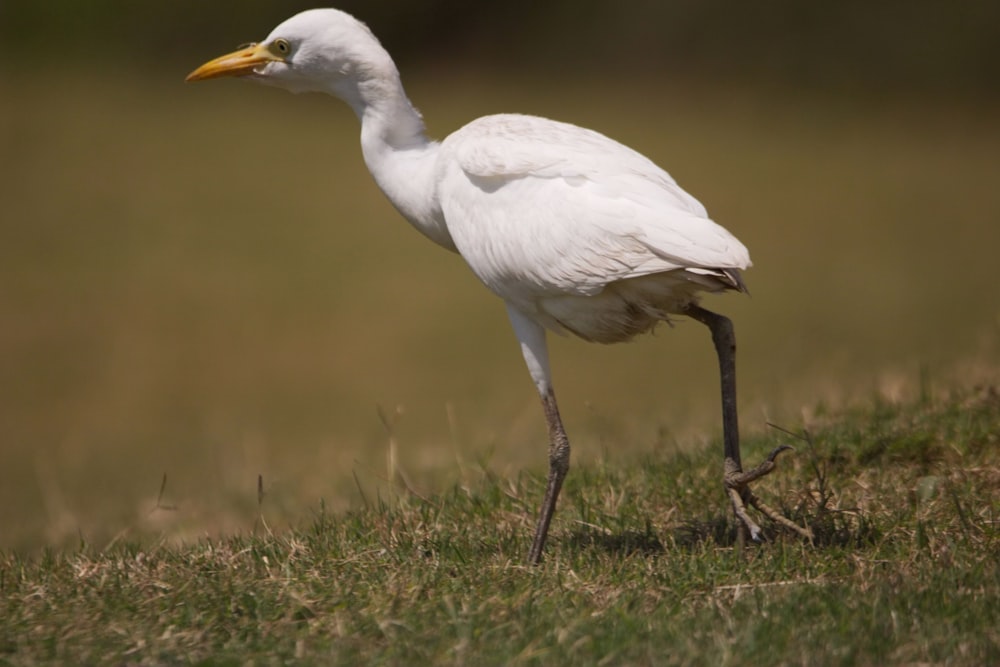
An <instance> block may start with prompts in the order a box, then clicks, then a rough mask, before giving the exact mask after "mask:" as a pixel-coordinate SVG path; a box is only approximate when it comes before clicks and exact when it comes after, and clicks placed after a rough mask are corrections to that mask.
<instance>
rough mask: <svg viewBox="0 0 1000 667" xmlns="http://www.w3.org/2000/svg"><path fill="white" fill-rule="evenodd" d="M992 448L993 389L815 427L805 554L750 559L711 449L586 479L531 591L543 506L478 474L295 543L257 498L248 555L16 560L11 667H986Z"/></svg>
mask: <svg viewBox="0 0 1000 667" xmlns="http://www.w3.org/2000/svg"><path fill="white" fill-rule="evenodd" d="M998 433H1000V396H998V394H997V393H996V391H995V390H994V389H993V388H992V387H980V388H978V389H976V390H967V391H959V392H954V393H953V394H952V395H949V396H941V397H937V398H934V397H930V396H926V397H924V399H923V400H916V401H912V402H908V403H896V402H891V401H886V400H876V401H873V402H871V403H869V404H867V405H865V406H858V407H856V408H854V409H852V410H849V411H845V412H841V413H836V414H828V415H821V416H819V417H816V418H814V420H813V422H812V423H811V424H810V425H809V429H808V431H807V432H803V433H802V434H800V438H799V439H797V442H796V444H797V446H798V450H797V452H796V453H795V454H792V455H786V457H785V458H784V459H783V460H782V462H781V463H782V465H781V468H780V470H779V472H778V473H777V474H775V475H773V476H771V477H769V478H767V480H766V481H764V482H762V483H760V484H759V485H758V491H759V492H760V493H762V494H764V495H765V496H766V497H768V498H770V499H773V500H774V501H775V504H776V505H778V506H780V507H781V508H782V509H783V511H784V512H786V513H787V514H788V515H789V516H791V517H793V518H794V519H796V520H798V521H801V522H804V523H808V524H809V525H810V526H811V527H812V528H813V530H814V532H815V533H816V539H815V543H814V544H811V545H810V544H806V543H804V542H802V541H801V540H800V539H797V538H795V537H792V536H790V535H787V534H784V533H782V532H780V531H779V530H778V529H776V528H775V527H773V526H772V527H767V532H768V538H769V539H768V541H767V542H766V543H764V544H761V545H751V546H749V547H748V548H747V550H746V551H745V552H744V554H743V556H742V557H740V555H739V552H738V551H737V550H735V549H734V546H733V542H732V540H733V528H732V523H731V521H730V519H729V514H728V513H727V512H726V511H725V507H724V500H723V494H722V492H721V488H720V483H719V476H720V474H719V473H720V471H719V468H720V466H719V461H718V459H719V451H717V450H718V449H719V445H718V443H716V444H714V445H713V446H712V447H710V448H706V449H704V450H698V451H695V452H690V453H687V454H680V453H676V452H675V453H670V452H661V453H659V454H656V455H648V456H645V457H643V458H641V459H639V460H634V461H629V462H622V461H620V460H614V461H607V462H605V463H604V464H601V465H583V466H577V468H576V469H574V470H573V471H572V473H571V475H570V478H569V481H568V484H567V487H566V489H565V492H564V494H565V495H564V497H563V498H562V502H561V507H560V512H559V513H558V515H557V518H556V523H555V524H554V531H553V535H552V539H551V542H550V545H549V548H548V551H547V554H546V558H545V561H544V562H543V564H542V565H541V566H540V567H538V568H530V567H525V566H523V565H522V560H523V558H524V555H525V553H526V552H527V548H528V545H529V538H530V532H531V528H532V523H533V520H534V513H535V506H536V504H537V502H538V499H539V498H540V496H541V492H542V486H543V480H542V479H540V478H539V477H536V476H531V475H524V476H521V477H519V478H517V479H509V478H503V477H500V476H497V475H494V474H491V473H490V472H488V471H485V472H484V471H482V470H479V471H478V472H475V471H471V470H470V471H467V475H468V476H467V479H466V480H465V482H464V483H463V484H461V485H457V486H455V487H454V488H452V489H451V490H450V491H448V492H446V493H444V494H442V495H440V496H431V497H421V496H419V495H416V494H414V493H410V492H408V491H407V490H406V489H405V487H404V486H403V485H402V484H400V485H398V486H397V487H396V495H393V497H392V498H380V499H376V498H370V499H369V500H368V503H367V505H366V506H365V507H364V508H363V509H359V510H356V511H352V512H348V513H333V512H329V511H326V510H325V509H324V508H323V507H322V506H320V507H318V508H315V511H314V516H313V517H312V518H311V519H309V520H304V521H303V522H302V523H301V525H300V526H298V527H296V528H294V529H292V530H288V531H280V532H271V531H270V530H269V529H268V527H267V523H266V516H267V514H268V512H269V507H268V500H267V497H266V496H264V499H263V502H262V504H261V506H260V511H261V516H260V519H259V521H258V523H257V524H256V526H255V528H254V530H252V531H251V532H249V533H244V534H242V535H239V536H231V537H227V538H224V539H202V540H197V541H192V542H190V543H187V544H182V545H177V544H173V543H171V542H170V541H162V542H159V543H139V542H128V541H122V542H119V543H116V544H114V545H113V546H110V547H108V548H106V549H96V548H94V547H92V546H90V545H87V544H81V545H79V547H78V548H77V549H75V550H72V551H65V552H56V551H49V552H46V553H44V554H42V555H39V556H36V557H31V558H28V557H22V556H18V555H15V554H12V553H6V554H4V555H2V556H0V558H2V560H0V601H2V602H0V604H2V607H0V664H10V665H27V664H39V663H51V662H74V663H86V664H137V665H138V664H150V665H163V664H205V665H228V664H233V665H236V664H239V665H243V664H251V663H252V664H283V663H295V664H317V665H321V664H322V665H328V664H343V665H356V664H398V665H413V664H474V665H490V664H498V665H499V664H546V665H551V664H573V665H609V664H650V665H654V664H655V665H756V664H772V665H915V664H941V665H944V664H947V665H986V664H996V663H997V662H998V661H1000V630H998V628H997V624H996V619H997V618H998V617H1000V561H998V553H1000V530H998V525H1000V524H998V518H1000V505H998V498H1000V467H998V466H997V461H996V456H995V451H996V447H997V444H998V443H997V441H998V435H997V434H998ZM789 439H790V436H789V435H787V434H785V433H783V432H781V431H780V430H772V431H770V432H769V433H768V434H764V435H760V436H757V437H754V438H751V439H750V441H749V442H747V443H746V444H745V447H744V449H745V452H746V458H748V459H749V460H754V459H757V458H759V457H760V456H762V455H763V453H765V452H766V451H767V450H769V449H770V448H772V447H773V446H774V445H775V444H776V443H778V442H787V441H788V440H789ZM162 511H170V510H162Z"/></svg>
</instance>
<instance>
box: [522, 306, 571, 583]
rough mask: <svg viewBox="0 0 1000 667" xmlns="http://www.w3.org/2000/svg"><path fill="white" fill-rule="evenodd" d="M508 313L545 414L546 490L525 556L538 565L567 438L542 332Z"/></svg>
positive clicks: (563, 476)
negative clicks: (546, 432)
mask: <svg viewBox="0 0 1000 667" xmlns="http://www.w3.org/2000/svg"><path fill="white" fill-rule="evenodd" d="M507 313H508V315H509V316H510V322H511V324H512V325H513V326H514V333H515V334H517V339H518V341H520V343H521V353H522V354H523V355H524V362H525V364H527V366H528V372H529V373H531V379H532V380H534V382H535V387H536V388H537V389H538V393H539V395H540V396H541V398H542V409H543V410H544V411H545V421H546V422H547V424H548V427H549V479H548V483H547V484H546V486H545V499H544V500H543V501H542V510H541V513H540V514H539V517H538V526H537V527H536V528H535V538H534V540H532V542H531V551H530V552H529V553H528V563H530V564H531V565H537V564H538V563H539V561H541V559H542V550H543V549H544V548H545V540H546V538H547V537H548V534H549V524H550V523H551V522H552V515H553V514H555V510H556V501H557V500H558V499H559V491H560V490H561V489H562V485H563V480H564V479H566V473H567V472H569V438H568V437H567V436H566V430H565V429H564V428H563V424H562V418H561V417H560V416H559V406H558V405H557V404H556V394H555V390H553V388H552V372H551V370H550V369H549V352H548V345H547V344H546V342H545V329H543V328H542V327H541V325H539V324H538V323H537V322H535V321H533V320H531V319H530V318H529V317H528V316H527V315H525V314H524V313H522V312H521V311H519V310H517V309H516V308H514V307H512V306H510V305H508V306H507Z"/></svg>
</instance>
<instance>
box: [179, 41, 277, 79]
mask: <svg viewBox="0 0 1000 667" xmlns="http://www.w3.org/2000/svg"><path fill="white" fill-rule="evenodd" d="M281 60H283V58H281V56H278V55H276V54H274V53H273V52H272V51H271V50H270V49H269V48H268V47H267V46H266V45H264V44H251V45H250V46H247V47H245V48H242V49H239V50H238V51H233V52H232V53H227V54H226V55H224V56H219V57H218V58H215V59H214V60H209V61H208V62H207V63H205V64H204V65H202V66H201V67H199V68H198V69H196V70H195V71H193V72H191V73H190V74H188V75H187V78H186V79H184V80H185V81H201V80H202V79H214V78H217V77H220V76H246V75H248V74H253V72H254V70H255V69H257V68H258V67H260V66H261V65H265V64H267V63H269V62H274V61H281Z"/></svg>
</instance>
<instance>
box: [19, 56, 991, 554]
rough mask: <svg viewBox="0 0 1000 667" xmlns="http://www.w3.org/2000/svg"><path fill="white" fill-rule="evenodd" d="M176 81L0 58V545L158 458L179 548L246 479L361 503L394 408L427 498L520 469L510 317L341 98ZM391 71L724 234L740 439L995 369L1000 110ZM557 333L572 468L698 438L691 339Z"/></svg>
mask: <svg viewBox="0 0 1000 667" xmlns="http://www.w3.org/2000/svg"><path fill="white" fill-rule="evenodd" d="M189 69H190V66H180V65H178V67H177V68H176V70H171V71H162V70H161V71H145V72H142V73H141V74H140V73H136V72H127V71H103V70H101V69H100V68H99V67H97V66H96V65H95V66H93V67H92V68H91V69H90V70H88V71H82V70H78V71H73V70H62V69H60V70H58V71H52V70H49V71H33V70H31V69H30V67H29V66H28V65H27V64H26V63H20V64H19V69H18V71H17V72H15V71H10V72H7V73H6V74H5V76H4V77H2V78H0V97H2V98H3V99H5V100H7V99H9V100H12V101H13V103H11V104H4V105H0V142H2V144H0V148H2V152H3V154H4V155H8V156H11V157H10V159H7V160H4V161H3V162H2V164H0V202H2V204H0V238H2V240H3V242H2V243H0V444H2V446H3V451H4V460H3V465H2V466H0V548H14V549H19V550H33V549H39V548H42V547H44V546H72V545H73V544H74V543H75V542H76V541H78V540H79V538H80V536H81V535H83V536H84V538H85V539H86V540H87V541H88V542H91V543H93V544H96V545H103V544H107V543H108V542H110V541H111V540H112V539H114V538H115V536H116V535H118V534H119V533H120V531H121V530H122V529H123V528H125V527H128V526H135V525H136V523H137V522H138V521H140V520H145V519H146V518H147V516H148V515H149V510H150V507H152V506H154V505H155V502H156V496H157V491H158V489H159V483H160V480H161V478H162V476H163V475H164V474H165V473H166V474H167V476H168V478H169V482H168V488H169V490H170V491H171V492H172V493H173V494H174V496H175V497H176V498H178V499H181V500H182V501H183V504H184V507H185V509H186V511H185V513H184V517H185V519H184V521H183V522H178V524H175V525H174V529H175V531H176V532H175V533H174V536H175V537H177V538H180V539H190V538H191V537H193V536H197V535H204V534H209V535H225V534H227V533H228V532H229V531H232V530H236V529H239V528H241V527H244V526H246V524H247V521H249V520H252V518H253V515H254V509H255V507H254V503H253V502H252V498H253V490H254V483H255V480H256V478H257V475H258V474H263V475H264V476H265V479H266V481H267V483H268V487H269V488H270V489H271V502H272V507H273V506H274V505H277V504H279V503H280V505H281V507H283V508H284V509H285V510H286V512H285V515H284V519H285V520H287V521H295V520H296V519H297V518H298V517H300V516H301V515H302V514H303V513H305V512H307V511H309V509H310V508H312V507H315V505H316V503H317V502H318V501H319V499H320V498H324V499H326V501H327V503H328V505H329V507H330V508H331V509H332V510H336V511H343V510H346V509H349V508H351V507H357V506H358V503H359V494H358V491H357V486H358V483H359V482H360V485H361V487H362V488H363V489H364V492H365V493H366V494H368V495H369V496H370V495H373V494H374V493H375V492H376V491H377V489H378V488H379V486H380V485H381V478H382V477H384V474H383V473H382V472H381V471H382V470H383V469H384V463H383V460H384V455H385V454H384V453H385V440H386V432H385V429H384V428H383V425H382V422H381V420H380V419H379V417H378V409H381V410H382V411H383V412H385V413H389V414H396V413H397V412H398V413H400V414H399V416H398V417H394V419H393V432H394V435H395V437H396V439H397V440H398V442H399V448H398V458H399V462H400V464H401V466H403V467H404V468H405V469H406V470H408V471H409V472H410V474H411V475H412V476H413V477H414V480H415V482H418V483H420V485H421V486H423V487H425V488H428V489H432V490H437V491H441V490H443V489H444V488H447V487H448V486H449V485H450V484H452V483H454V482H455V480H456V475H455V474H454V472H453V471H454V470H455V468H456V460H459V461H460V462H461V461H464V460H473V461H475V460H480V459H486V460H488V462H489V465H490V466H491V467H492V468H493V469H495V470H497V471H499V472H500V473H502V474H504V475H506V476H510V475H513V474H515V473H516V471H518V470H522V469H525V468H532V469H534V470H538V469H539V468H540V467H541V466H542V465H544V453H543V449H544V446H543V445H542V444H540V443H543V442H544V438H545V433H544V428H543V424H542V419H541V417H540V414H539V409H538V406H537V401H536V399H535V395H534V391H533V389H532V387H531V383H530V381H529V379H528V378H527V374H526V373H525V371H524V367H523V362H522V360H521V359H520V355H519V353H518V349H517V346H516V344H515V342H514V340H513V336H512V333H511V332H510V328H509V324H508V323H507V321H506V318H505V314H504V311H503V307H502V304H501V303H500V302H499V301H498V300H497V299H495V298H494V297H492V296H491V295H490V294H488V293H487V292H486V291H485V290H484V289H483V288H482V286H481V285H479V284H478V283H477V282H476V281H475V279H474V278H473V277H472V276H471V275H470V274H469V272H468V270H467V269H466V268H465V267H464V266H463V264H462V263H461V261H460V260H459V259H458V258H457V257H454V256H452V255H450V254H448V253H446V252H443V251H441V250H440V249H439V248H435V247H433V246H432V245H431V244H429V243H428V242H427V241H426V240H425V239H423V238H422V237H420V236H419V235H418V234H416V233H414V232H413V231H412V230H410V229H408V228H407V227H406V224H405V223H404V222H403V221H402V220H400V218H399V216H398V214H397V213H396V212H395V211H393V210H392V208H391V206H389V204H388V203H387V202H386V201H385V200H384V198H383V197H382V195H381V193H379V192H378V190H377V188H376V187H375V186H374V184H373V183H372V182H371V178H370V176H369V175H368V173H367V172H366V170H365V169H364V166H363V163H362V160H361V157H360V154H359V152H360V151H359V148H358V128H357V121H356V119H355V118H353V116H352V115H351V113H350V111H349V110H348V109H347V108H346V107H344V106H343V105H341V104H339V103H337V102H335V101H332V100H327V99H324V98H322V97H319V96H314V97H310V96H299V97H296V96H290V95H287V94H284V93H282V92H281V91H275V90H267V89H262V88H260V87H254V86H251V85H248V84H245V83H241V82H235V81H221V82H215V85H211V84H206V85H204V86H201V87H197V86H185V85H184V84H183V83H182V82H181V78H182V76H183V74H184V73H186V72H187V71H188V70H189ZM406 81H407V83H408V85H409V91H410V93H411V96H412V97H413V99H414V100H415V102H416V103H417V104H418V105H419V106H420V107H421V109H422V110H423V111H424V113H425V115H426V118H427V120H428V123H429V127H430V130H431V132H432V133H433V135H434V136H437V137H440V136H443V135H444V134H446V133H447V132H449V131H450V130H452V129H454V128H456V127H459V126H460V125H461V124H462V123H464V122H466V121H468V120H469V119H471V118H474V117H476V116H479V115H482V114H485V113H490V112H495V111H502V110H518V111H525V112H532V113H540V114H544V115H548V116H551V117H557V118H561V119H565V120H569V121H573V122H577V123H580V124H582V125H586V126H590V127H594V128H597V129H600V130H602V131H604V132H606V133H607V134H609V135H611V136H613V137H616V138H618V139H621V140H622V141H624V142H626V143H628V144H630V145H633V146H636V147H637V148H640V149H641V150H642V151H643V152H645V153H647V154H648V155H650V156H651V157H652V158H653V159H655V160H656V161H658V162H660V163H661V164H663V165H664V166H666V167H667V168H668V169H670V171H671V172H672V173H673V174H674V176H676V177H677V179H678V180H679V182H680V183H682V184H683V185H684V186H685V187H686V188H687V189H689V190H690V191H691V192H693V193H694V194H696V195H697V196H698V197H699V198H700V199H702V200H703V201H704V202H705V203H706V204H707V205H708V207H709V210H710V211H711V212H712V214H713V216H714V217H715V219H717V220H719V221H720V222H722V223H723V224H725V225H726V226H727V227H728V228H730V229H731V230H733V231H734V232H735V233H736V234H737V235H738V236H739V237H740V238H741V239H742V240H744V241H745V242H746V244H747V245H748V247H749V248H750V249H751V252H752V256H753V258H754V261H755V266H754V267H753V269H752V270H750V271H749V272H747V275H746V279H747V281H748V285H749V286H750V289H751V292H752V294H753V296H752V298H744V297H736V296H727V297H725V298H722V297H720V298H710V299H709V301H708V304H709V305H710V307H713V308H717V309H719V310H721V311H724V312H725V313H726V314H728V315H729V316H731V317H732V318H733V320H734V322H735V324H736V330H737V336H738V338H739V344H740V362H739V363H740V396H741V410H742V414H743V415H744V427H745V428H746V429H747V430H749V431H760V430H761V429H762V428H763V424H764V423H765V421H767V420H772V421H773V420H778V421H783V422H787V421H794V420H796V419H798V417H799V413H800V411H801V410H802V409H803V407H805V408H810V406H814V405H817V404H820V403H822V404H826V405H831V406H832V405H840V404H844V403H849V402H850V401H851V399H852V398H853V397H854V396H856V395H858V394H861V395H869V394H871V393H873V392H874V391H876V390H879V391H884V392H886V393H892V392H893V391H894V387H896V386H897V384H898V382H897V379H898V378H903V379H904V382H903V383H902V385H903V386H906V385H907V384H908V383H909V384H912V383H911V382H910V381H909V378H912V377H914V376H915V375H917V373H918V372H919V370H918V369H920V368H924V369H926V372H927V373H928V374H929V375H930V377H932V378H933V380H934V381H935V382H940V383H942V384H944V385H945V386H948V385H949V383H950V382H951V380H952V378H953V377H954V376H961V381H962V382H963V383H964V384H969V383H971V382H972V381H973V380H972V379H970V377H969V376H973V377H974V376H976V375H977V374H980V375H981V374H982V373H981V369H983V368H985V369H994V368H996V367H997V366H998V365H1000V345H998V341H1000V336H998V332H1000V319H998V314H1000V292H997V291H996V290H989V289H984V288H982V287H981V286H983V285H990V284H992V283H993V280H994V275H993V274H994V268H993V267H994V264H995V257H994V254H995V253H994V249H995V248H996V247H998V245H1000V225H997V224H995V222H996V221H995V217H996V215H995V212H996V211H1000V189H998V188H997V187H996V183H997V182H998V180H1000V159H998V156H1000V125H998V123H997V122H996V119H997V118H1000V115H998V114H996V113H994V110H993V109H987V108H983V109H970V108H963V107H960V106H954V107H953V106H948V104H949V103H948V102H947V101H943V100H939V101H937V102H935V103H929V102H928V103H921V104H908V103H907V101H906V100H897V101H895V102H893V101H890V100H863V99H850V100H848V99H843V98H839V97H838V98H827V99H823V98H815V99H807V98H802V97H799V96H796V95H793V94H790V93H789V92H787V91H785V92H781V91H774V90H770V91H763V92H755V93H747V92H746V91H742V92H741V91H734V90H731V89H728V88H727V89H724V90H719V91H713V90H709V89H703V88H698V87H694V86H685V85H674V84H670V83H668V82H663V81H649V80H642V81H631V82H630V81H618V82H609V81H577V82H573V81H567V82H565V83H560V85H558V86H554V85H552V84H551V82H547V83H546V84H545V85H539V84H537V83H532V82H530V81H527V82H526V81H525V80H524V79H523V78H522V77H521V76H517V78H516V80H514V81H509V82H505V81H498V80H496V79H489V80H477V79H475V78H474V77H471V76H468V77H464V78H463V77H461V76H456V75H455V74H454V73H453V72H449V71H442V72H423V73H419V72H406ZM595 91H596V92H597V93H598V94H595ZM70 101H71V103H70ZM551 346H552V355H553V360H552V362H553V368H554V373H555V377H556V381H557V386H558V388H559V392H560V394H559V395H560V404H561V406H562V411H563V415H564V418H565V421H566V423H567V428H568V429H569V432H570V435H571V437H572V438H573V439H574V446H575V451H576V454H577V458H576V460H577V461H578V462H587V461H590V462H593V461H595V460H597V459H598V458H600V457H601V456H602V454H603V453H604V452H605V451H607V450H608V449H613V450H614V451H618V452H621V451H627V452H628V453H629V454H630V455H633V456H640V455H642V454H643V453H650V452H654V451H657V450H658V449H661V448H671V449H672V448H682V449H690V448H692V447H699V446H701V445H703V444H704V442H705V440H706V439H707V438H709V437H711V436H713V434H715V433H717V432H718V417H717V410H718V407H717V405H716V393H717V388H716V378H715V371H714V368H715V360H714V358H713V353H712V348H711V344H710V341H709V340H708V337H707V335H706V334H705V332H704V330H703V328H702V327H699V326H690V325H688V324H686V323H680V324H679V325H678V326H676V327H675V328H673V329H667V328H666V327H664V328H663V329H662V330H661V331H659V332H658V333H657V334H656V335H655V336H649V337H645V338H644V339H642V340H640V341H637V342H636V343H634V344H630V345H617V346H611V347H602V346H594V345H588V344H585V343H582V342H580V341H574V340H565V339H559V338H558V337H553V340H552V343H551ZM373 471H375V472H373ZM356 480H358V481H356ZM247 499H250V500H249V501H248V500H247ZM152 520H153V523H152V525H150V526H149V532H150V533H151V534H154V535H155V534H159V532H160V530H161V529H162V526H161V525H160V524H159V523H158V522H159V521H162V517H159V516H157V515H155V514H154V515H153V516H152ZM274 521H275V522H277V518H275V519H274Z"/></svg>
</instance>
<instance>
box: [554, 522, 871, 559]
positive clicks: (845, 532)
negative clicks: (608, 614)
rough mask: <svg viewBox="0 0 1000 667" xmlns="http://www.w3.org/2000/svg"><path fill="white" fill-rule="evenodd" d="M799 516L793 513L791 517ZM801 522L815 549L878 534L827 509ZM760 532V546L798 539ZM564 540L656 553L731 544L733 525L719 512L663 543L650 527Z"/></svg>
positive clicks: (777, 530) (774, 530)
mask: <svg viewBox="0 0 1000 667" xmlns="http://www.w3.org/2000/svg"><path fill="white" fill-rule="evenodd" d="M801 518H802V517H795V519H801ZM803 523H805V524H808V525H809V527H810V529H812V531H813V535H814V537H813V542H812V545H813V547H814V548H816V549H829V548H861V547H865V546H868V545H872V544H875V543H876V542H877V541H878V540H879V537H880V534H881V533H880V531H879V530H878V529H877V528H876V526H875V525H874V524H873V523H872V522H871V521H868V520H865V519H864V518H861V519H860V520H857V521H848V520H846V519H845V518H838V517H835V516H832V515H831V513H829V512H826V513H824V515H823V516H813V517H808V520H807V521H803ZM763 533H764V536H763V540H762V541H761V542H760V543H758V546H762V547H766V545H767V544H769V543H773V542H778V541H781V540H785V539H791V540H797V541H800V540H801V539H802V538H800V537H797V536H796V535H795V534H794V533H792V532H791V531H789V530H787V529H784V528H781V527H779V526H764V527H763ZM568 542H569V544H570V545H571V546H573V547H574V548H577V549H599V550H601V551H605V552H607V553H610V554H617V555H631V554H636V553H640V554H644V555H656V554H662V553H665V552H666V551H667V550H668V549H671V548H676V549H678V550H680V551H699V550H701V549H702V548H703V547H704V546H705V545H706V544H712V545H715V546H718V547H727V548H728V547H734V546H735V545H736V525H735V524H734V523H733V522H732V521H730V520H728V519H727V518H726V517H722V516H718V517H712V518H710V519H708V520H706V521H688V522H686V523H684V524H683V525H681V526H679V527H677V528H674V529H673V530H672V532H671V534H670V539H668V540H667V541H666V543H665V542H664V541H663V540H661V539H660V536H658V535H657V534H656V533H654V532H653V531H652V530H651V529H647V530H644V531H638V530H624V531H619V532H604V531H601V530H598V529H595V528H581V529H579V530H577V531H574V532H573V533H571V534H570V536H569V540H568ZM750 544H753V543H750Z"/></svg>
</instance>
